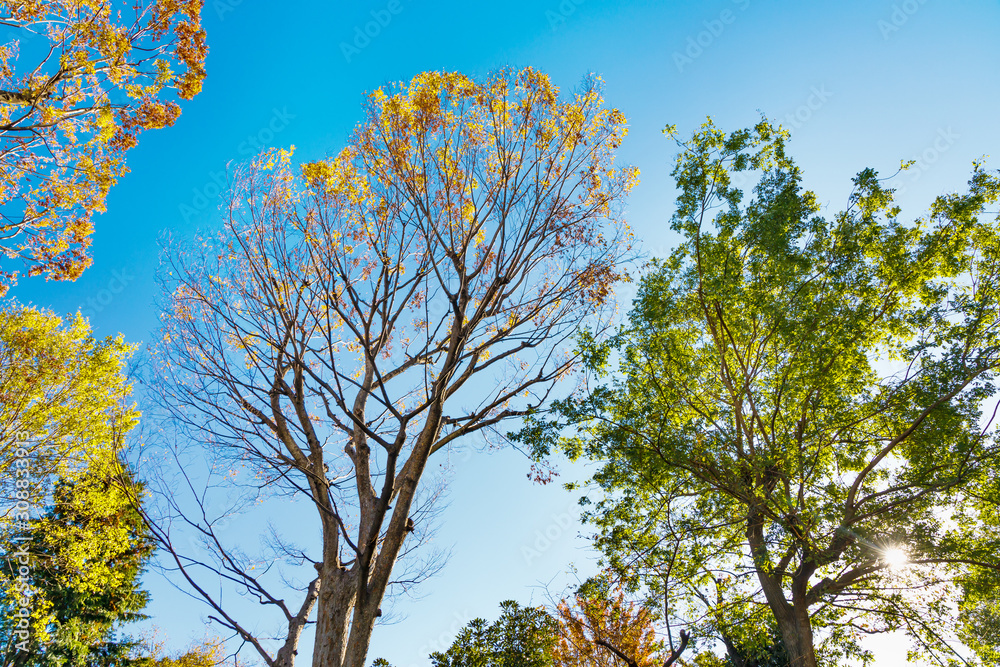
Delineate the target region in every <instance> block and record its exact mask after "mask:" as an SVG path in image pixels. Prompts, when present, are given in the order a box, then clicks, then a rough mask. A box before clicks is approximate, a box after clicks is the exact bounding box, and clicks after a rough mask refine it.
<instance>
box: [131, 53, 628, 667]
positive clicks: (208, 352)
mask: <svg viewBox="0 0 1000 667" xmlns="http://www.w3.org/2000/svg"><path fill="white" fill-rule="evenodd" d="M625 132H626V127H625V121H624V118H623V117H622V115H621V113H620V112H618V111H617V110H614V109H608V108H606V107H604V105H603V102H602V100H601V97H600V89H599V85H598V82H597V81H588V82H587V83H586V84H585V85H584V87H583V88H582V89H581V90H580V91H579V92H578V93H576V94H575V96H574V97H573V98H572V99H569V100H567V101H561V100H560V98H559V95H558V90H557V89H556V88H555V87H554V86H553V85H552V84H551V82H550V81H549V79H548V78H547V77H545V76H544V75H542V74H539V73H538V72H536V71H534V70H531V69H526V70H523V71H521V72H516V73H515V72H506V71H505V72H501V73H499V74H497V75H494V76H492V77H491V78H489V79H488V80H486V81H484V82H482V83H476V82H473V81H472V80H470V79H468V78H466V77H464V76H462V75H460V74H448V73H436V72H431V73H426V74H422V75H420V76H418V77H417V78H416V79H414V80H413V82H412V83H411V84H410V85H409V86H400V87H397V88H395V89H391V90H388V91H387V90H378V91H376V92H375V93H374V94H372V95H371V96H370V98H369V100H368V103H367V106H366V116H365V121H364V123H363V124H362V125H361V126H360V127H359V128H358V130H357V132H356V134H355V135H354V139H353V142H352V144H351V145H350V146H349V147H348V148H346V149H345V150H344V151H343V152H341V153H340V154H339V155H338V156H336V157H335V158H333V159H330V160H326V161H321V162H315V163H310V164H306V165H304V166H303V167H302V172H301V177H299V176H297V175H296V174H295V173H294V172H293V170H292V168H291V167H290V157H289V155H288V153H283V152H278V153H275V152H272V153H269V154H267V155H265V156H264V157H263V158H262V159H260V160H258V161H256V162H255V163H253V164H252V165H250V166H249V167H248V168H246V169H245V170H244V171H242V172H241V173H240V174H238V176H237V178H236V180H235V185H234V187H233V191H232V192H231V193H230V197H229V200H228V201H229V207H228V218H227V220H226V222H225V229H224V231H222V232H221V233H219V234H217V235H215V236H212V237H207V238H199V239H198V242H197V243H196V244H195V245H194V246H193V248H192V249H191V250H190V251H188V252H185V251H183V250H178V249H175V250H174V251H171V253H169V257H170V260H169V267H168V269H167V272H169V275H167V276H165V282H166V285H165V292H166V294H168V295H169V299H170V301H169V304H168V308H167V312H166V314H165V315H164V329H163V343H162V345H161V347H160V351H159V352H158V353H157V354H158V358H159V359H160V360H161V361H162V363H160V364H159V368H160V376H159V377H160V380H158V384H157V385H156V393H157V394H158V395H161V396H163V397H164V407H165V409H166V410H167V411H168V414H169V415H170V416H171V418H172V420H173V422H172V423H173V424H174V425H175V426H176V427H177V429H178V433H179V436H180V437H182V438H189V439H190V440H191V441H192V442H195V443H205V444H206V445H207V446H208V451H210V452H213V453H214V455H216V456H218V457H219V459H220V460H219V461H218V463H219V464H220V465H219V466H217V467H216V468H215V469H216V470H219V469H222V470H226V469H232V470H234V471H235V474H234V475H232V476H229V477H226V478H225V479H224V480H223V479H219V480H218V481H219V482H221V483H222V484H223V485H224V486H226V487H227V488H230V489H238V488H240V489H243V490H247V489H249V493H250V494H251V495H252V497H253V498H255V499H262V498H264V499H266V498H267V497H272V498H273V497H275V494H284V495H287V496H290V497H291V499H290V500H288V501H283V502H287V503H292V502H296V503H297V502H298V501H302V502H303V503H304V504H295V505H294V506H293V505H290V504H286V505H284V506H283V509H282V512H283V514H284V516H285V517H287V516H288V513H289V512H294V513H295V514H294V515H295V517H296V523H297V524H300V525H304V524H305V522H306V521H307V516H308V515H304V514H303V513H302V512H303V511H305V510H306V509H308V511H309V512H311V513H312V512H314V514H313V515H312V516H313V520H314V521H315V522H316V532H317V534H318V535H319V536H320V544H319V545H318V546H317V548H316V549H315V550H311V549H307V548H305V547H299V546H296V545H294V544H291V543H290V542H288V541H287V539H282V538H280V537H279V536H278V535H277V533H278V531H277V530H275V531H274V533H275V534H271V535H269V536H268V540H269V542H270V544H272V545H273V546H274V549H273V550H272V552H271V553H270V554H269V555H268V556H267V557H265V558H264V559H263V560H262V561H261V563H277V562H284V563H285V565H286V566H287V568H288V571H287V572H285V573H284V574H279V573H278V571H277V568H278V565H277V564H275V566H274V568H268V569H266V570H263V571H261V572H257V571H253V570H252V568H253V567H255V564H254V563H255V561H254V560H253V559H251V558H250V557H249V556H246V555H244V554H242V553H241V552H240V551H239V550H238V549H236V548H234V547H226V546H225V545H224V544H223V541H222V540H221V539H220V536H219V533H218V531H217V530H216V529H215V527H214V524H213V521H214V519H213V518H212V517H209V516H208V515H207V514H204V513H203V511H204V507H202V509H195V510H194V511H193V512H188V514H187V516H188V523H187V524H186V525H188V527H189V528H191V530H192V531H193V532H194V533H195V534H197V535H199V536H200V537H201V538H203V539H204V541H205V542H207V545H208V547H209V549H208V551H207V552H205V554H192V553H183V550H184V549H185V548H186V545H184V544H183V540H181V542H180V544H181V546H180V547H179V546H178V544H179V543H178V535H177V534H172V533H171V528H170V520H169V518H167V517H162V516H161V517H151V520H152V522H153V523H155V524H156V525H158V526H159V528H158V532H157V534H158V539H159V541H160V542H161V543H162V544H163V545H164V546H165V548H166V549H167V551H168V552H169V553H170V554H171V559H172V566H175V567H176V569H177V571H178V573H179V575H180V576H181V577H183V579H184V580H185V581H186V582H187V583H188V584H189V585H190V586H191V587H192V588H193V590H194V591H196V593H197V594H198V595H200V596H202V597H204V598H205V600H206V601H207V603H208V604H209V605H210V607H211V608H212V610H213V618H215V619H216V620H218V622H219V623H220V624H221V625H222V626H224V627H226V628H228V629H230V630H231V631H233V632H234V633H235V635H236V636H238V637H239V638H240V639H241V640H242V641H244V642H246V643H247V644H249V645H251V646H252V647H253V648H254V649H255V650H256V651H257V652H258V654H259V655H260V656H261V657H262V658H263V660H264V661H265V663H267V664H268V665H280V666H281V667H286V666H288V665H291V664H293V662H294V658H295V655H296V654H297V652H298V642H299V637H300V635H301V632H302V630H303V628H304V627H305V625H306V623H307V622H310V621H309V619H310V615H311V614H312V613H313V611H314V610H315V613H316V620H315V636H316V638H315V644H314V647H313V664H314V665H317V666H319V665H322V666H323V667H331V666H338V667H339V666H341V665H345V666H351V667H362V665H364V664H365V656H366V654H367V651H368V645H369V640H370V636H371V632H372V628H373V626H374V623H375V622H376V619H377V618H378V617H379V615H380V614H381V608H380V605H381V603H382V599H383V597H384V596H385V594H386V591H387V590H388V588H389V586H390V584H391V582H393V581H399V579H394V575H393V568H394V565H395V563H396V561H397V560H398V559H399V557H400V555H401V554H403V553H405V552H406V550H407V549H408V548H409V546H407V547H405V548H404V542H405V543H406V544H407V545H413V544H415V543H416V542H415V541H414V539H412V538H411V533H412V534H414V535H420V531H421V530H422V529H423V528H424V526H422V525H421V522H420V517H419V516H418V515H416V512H417V510H418V506H419V503H418V501H417V498H418V489H420V488H421V478H422V476H423V475H424V472H425V470H426V468H427V464H428V461H429V459H430V457H431V456H432V455H433V454H435V453H436V452H439V451H441V450H446V449H447V448H448V447H449V446H450V445H452V444H454V443H456V442H457V441H458V440H459V439H460V438H464V437H467V436H469V435H471V434H473V433H477V432H478V433H483V432H495V431H496V429H498V428H500V427H501V426H502V425H503V424H504V423H505V422H508V421H509V420H511V419H517V418H520V417H521V416H522V415H525V414H527V412H528V411H529V410H532V409H535V408H537V407H538V406H539V405H541V404H542V403H543V402H544V401H545V400H546V399H547V397H548V395H549V393H550V392H551V390H552V388H553V387H554V385H555V383H556V382H557V381H558V380H559V379H560V378H561V377H563V376H564V375H565V374H566V373H567V372H568V371H569V370H570V369H571V368H572V367H573V365H574V363H575V362H576V357H575V356H574V355H573V354H572V353H571V351H570V350H569V349H568V345H567V342H568V339H569V337H570V336H572V334H573V333H574V332H575V331H576V330H577V328H578V327H579V325H580V323H581V322H585V321H592V322H594V323H595V325H596V326H600V322H601V321H602V317H603V313H604V312H605V310H606V306H608V305H609V304H610V302H609V295H610V287H611V284H612V283H613V282H614V281H615V280H617V279H618V278H619V277H621V269H620V268H619V267H620V265H621V263H622V262H623V260H624V258H625V257H626V255H627V253H628V246H629V238H630V235H629V233H628V230H627V228H626V227H625V225H624V223H623V220H622V216H621V212H620V210H619V208H620V207H619V205H620V202H621V200H622V198H623V197H624V196H625V195H626V193H627V192H628V191H629V189H630V188H631V186H632V184H633V183H634V182H635V179H636V172H635V170H634V169H631V168H620V169H616V168H615V167H614V166H613V156H614V152H615V149H617V148H618V146H619V144H620V143H621V141H622V139H623V137H624V136H625ZM241 470H242V471H245V472H246V475H244V476H242V477H241V476H240V475H239V471H241ZM210 473H211V471H208V473H207V474H210ZM243 480H245V482H246V485H245V486H240V485H241V483H243ZM201 481H204V479H201V480H198V479H194V478H193V477H192V476H190V475H189V476H188V478H187V479H186V480H182V482H181V483H182V484H188V483H190V484H192V488H194V484H195V483H200V482H201ZM214 483H215V482H214V481H213V482H211V483H210V484H209V485H210V486H211V485H212V484H214ZM234 493H235V491H234ZM199 494H200V492H199ZM198 497H199V498H202V496H198ZM168 500H172V501H176V495H172V496H170V497H169V498H168ZM293 507H294V509H292V508H293ZM210 509H211V508H210ZM175 510H176V512H177V513H178V514H180V513H182V512H183V511H184V508H183V507H181V506H180V505H175V506H174V508H173V509H172V510H170V511H171V512H173V511H175ZM283 522H284V523H285V524H286V525H287V519H284V520H283ZM182 523H183V522H182V521H178V522H176V523H175V525H178V526H179V525H182ZM175 530H177V529H175ZM276 559H277V560H276ZM296 568H297V569H296ZM262 569H263V565H262ZM293 571H294V572H295V573H296V576H298V577H299V581H300V582H301V586H300V588H301V590H302V594H301V596H300V598H299V600H298V601H297V602H296V603H294V604H289V603H286V600H287V599H288V596H287V594H285V593H278V592H275V589H274V586H275V585H277V586H282V585H283V584H282V581H281V580H280V577H286V576H287V577H291V576H293V575H292V572H293ZM268 577H273V579H270V580H269V579H268ZM220 578H221V580H222V581H228V582H235V583H236V584H237V585H238V586H239V587H241V590H242V591H243V592H244V593H246V594H247V595H248V596H250V597H251V599H255V600H259V601H260V603H261V604H262V605H264V607H263V608H264V610H267V611H269V610H274V611H277V612H279V619H280V623H282V625H283V628H282V630H280V631H279V635H280V636H279V637H278V648H277V649H276V650H274V649H272V647H271V646H270V645H269V644H268V640H267V638H266V637H264V636H258V633H256V632H255V631H254V630H253V628H252V627H251V626H249V625H248V624H245V623H242V622H240V620H239V619H238V618H237V615H238V614H237V612H236V611H235V610H234V609H233V608H232V607H227V604H226V603H224V602H223V601H222V599H221V598H218V597H216V596H215V594H214V593H213V592H212V591H214V590H217V589H218V583H219V581H220ZM403 583H406V582H403Z"/></svg>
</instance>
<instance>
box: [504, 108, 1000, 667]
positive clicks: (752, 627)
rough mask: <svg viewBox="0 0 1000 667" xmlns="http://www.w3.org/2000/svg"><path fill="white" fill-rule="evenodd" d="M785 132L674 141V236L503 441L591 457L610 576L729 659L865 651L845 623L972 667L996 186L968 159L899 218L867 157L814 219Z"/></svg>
mask: <svg viewBox="0 0 1000 667" xmlns="http://www.w3.org/2000/svg"><path fill="white" fill-rule="evenodd" d="M668 132H669V133H670V134H671V136H673V137H675V138H676V136H677V135H676V130H675V129H674V128H668ZM786 139H787V133H786V132H785V131H783V130H781V129H780V128H777V127H774V126H772V125H771V124H770V123H769V122H767V121H766V120H762V121H761V122H760V123H759V124H758V125H756V126H754V127H752V128H747V129H745V130H740V131H737V132H732V133H726V132H723V131H722V130H720V129H719V128H717V127H716V126H715V125H714V124H713V123H712V122H711V121H709V122H707V123H706V124H705V125H704V126H703V127H702V128H701V129H700V130H699V131H698V132H696V133H695V134H694V135H693V137H692V138H691V139H690V140H688V141H680V140H678V142H679V144H680V146H681V152H680V155H679V156H678V158H677V163H676V167H675V169H674V171H673V175H674V177H675V179H676V182H677V186H678V190H679V195H678V199H677V208H676V212H675V214H674V216H673V218H672V226H673V229H674V230H675V231H677V232H678V233H679V234H681V237H682V240H681V243H680V244H679V246H678V247H677V249H676V250H674V251H673V252H672V253H671V254H670V255H669V256H668V257H666V258H661V259H658V260H656V261H654V262H653V263H652V265H651V266H650V267H649V272H648V274H647V275H646V276H645V277H644V278H643V279H642V281H641V286H640V289H639V293H638V296H637V298H636V300H635V301H634V303H633V310H632V312H631V313H630V316H629V321H628V323H627V325H625V326H624V327H623V328H622V329H621V330H620V331H619V332H618V333H617V334H616V335H615V336H613V337H612V338H611V339H610V340H608V341H597V340H596V339H594V338H593V337H588V336H584V337H583V339H582V340H581V347H583V348H584V350H585V354H586V356H587V359H588V368H589V370H590V371H591V373H592V375H591V379H592V380H593V385H591V386H590V387H589V389H588V390H587V391H581V392H580V393H579V394H578V395H577V396H575V397H572V398H570V399H568V400H566V401H562V402H559V403H557V404H555V409H554V410H553V411H552V412H551V413H549V414H546V415H537V416H536V417H535V418H533V419H532V421H531V423H530V424H529V425H528V427H527V428H526V429H525V430H524V431H522V433H521V434H519V436H518V437H519V439H521V440H523V441H524V442H526V443H528V444H530V445H531V446H532V447H534V450H535V453H536V455H537V456H540V457H544V456H546V455H548V453H550V452H553V451H556V450H557V449H560V450H562V451H565V452H566V453H568V454H569V455H570V456H571V457H574V458H575V457H580V456H586V457H588V458H592V459H594V460H597V461H600V462H601V467H600V469H599V471H598V472H597V473H596V475H595V476H594V478H593V481H594V484H595V486H596V488H598V489H601V490H602V491H603V492H604V493H603V494H602V495H603V498H601V499H600V500H598V501H597V502H595V503H594V504H593V505H591V506H589V508H588V510H587V512H586V514H585V517H586V519H587V520H588V521H591V522H593V523H594V525H596V526H597V527H598V535H597V545H598V547H599V548H600V549H601V550H602V552H603V553H604V554H605V556H606V558H607V564H608V566H609V567H611V568H612V569H613V570H614V571H615V573H616V574H618V575H619V576H621V577H625V578H628V579H630V580H631V581H635V582H642V583H644V584H645V585H647V586H648V587H649V590H650V591H651V592H653V593H654V594H655V595H657V596H661V597H664V598H666V600H667V601H668V603H669V605H668V606H669V608H670V613H671V614H674V615H675V616H676V617H677V618H678V619H680V620H681V621H682V622H683V623H685V624H687V625H688V627H691V628H692V629H694V630H697V631H698V632H700V633H703V634H705V635H714V636H716V637H718V638H719V639H720V640H721V641H723V642H724V643H725V644H726V645H727V650H728V654H729V658H730V659H731V661H732V662H733V663H734V664H741V662H742V661H743V658H744V657H746V656H748V655H751V654H752V655H755V656H758V657H759V658H760V659H761V660H767V661H771V662H773V661H774V660H784V655H782V652H784V653H786V654H787V662H788V664H790V665H793V666H794V667H815V665H817V664H836V663H838V662H842V661H849V662H850V663H851V664H858V663H860V662H870V660H871V659H872V656H871V654H870V653H869V652H868V651H866V650H865V647H864V645H863V644H862V639H863V637H865V636H867V635H869V634H873V633H881V632H891V631H897V630H898V631H903V632H905V633H906V634H907V635H908V636H909V637H910V639H911V640H912V642H913V647H914V648H913V651H912V652H911V654H912V655H917V654H919V655H921V656H922V657H927V658H929V659H932V660H936V661H937V662H938V664H946V663H947V662H948V661H949V660H966V661H967V664H968V663H969V661H971V657H970V656H968V655H967V654H966V652H965V651H963V649H962V646H961V644H960V643H959V642H958V641H956V640H958V639H962V638H964V639H966V640H967V641H968V640H972V641H969V643H968V644H967V646H970V647H971V648H973V649H974V650H975V651H977V652H978V653H979V655H980V657H982V658H983V660H984V661H985V662H987V663H988V662H989V656H991V655H996V647H995V645H994V646H992V647H991V646H990V644H991V642H993V641H995V638H996V636H997V633H996V628H997V627H1000V626H998V623H997V614H996V606H995V603H994V602H993V600H992V599H991V598H995V590H996V589H995V585H996V581H997V579H998V575H1000V562H998V560H997V553H998V551H997V547H998V545H1000V524H998V522H997V521H998V513H997V511H996V506H997V505H996V499H997V497H998V496H997V493H996V488H997V487H996V472H995V471H996V470H997V466H998V465H1000V443H998V441H997V432H996V428H995V425H994V424H993V418H994V416H995V414H996V406H994V405H990V403H991V400H990V399H991V397H993V399H994V400H995V393H996V379H997V372H998V370H1000V291H998V286H1000V226H998V221H997V219H996V215H995V213H992V212H991V211H990V209H992V208H994V206H995V205H996V203H997V202H998V201H1000V177H998V175H997V174H995V173H992V172H990V171H987V170H986V169H985V168H984V167H983V165H982V164H981V163H976V164H975V165H974V168H973V173H972V176H971V178H970V180H969V186H968V190H967V191H965V192H960V193H955V194H948V195H943V196H940V197H937V198H936V199H935V200H934V202H933V204H932V206H931V209H930V212H929V214H928V215H927V216H926V217H924V218H921V219H918V220H916V221H915V222H913V223H909V224H906V223H904V222H902V221H901V220H900V219H899V218H900V214H901V211H900V209H899V208H898V207H897V206H895V204H894V203H893V191H892V190H891V189H889V188H888V187H887V186H886V185H885V184H884V183H883V181H882V180H880V179H879V178H878V176H877V174H876V173H875V172H874V170H871V169H866V170H863V171H862V172H860V173H859V174H858V175H857V176H856V177H855V179H854V181H853V183H854V189H853V192H852V193H851V195H850V198H849V202H848V206H847V207H846V208H845V209H844V210H842V211H840V212H837V213H834V214H832V215H831V216H829V217H827V216H825V215H822V214H821V207H820V205H819V203H818V201H817V197H816V195H815V194H814V193H812V192H810V191H808V190H806V189H805V188H804V187H803V185H802V179H803V177H802V174H801V172H800V170H799V169H798V167H797V166H796V165H795V163H794V162H793V160H792V159H791V157H790V156H789V155H788V153H787V147H786ZM905 166H906V165H904V167H905ZM739 172H748V174H747V175H750V176H751V177H752V179H751V180H752V181H753V182H755V183H756V185H755V187H754V188H753V195H752V197H751V198H749V200H745V199H744V193H743V191H742V190H740V189H739V188H738V187H736V186H735V185H734V175H735V174H737V173H739ZM613 359H617V364H616V366H617V371H616V373H615V374H614V375H612V374H611V370H612V360H613ZM567 425H572V426H573V427H574V430H573V432H572V434H571V435H566V437H563V433H564V432H563V428H564V427H565V426H567ZM991 590H992V594H991V593H990V592H989V591H991ZM956 609H957V610H958V611H959V612H960V613H958V614H956V613H955V611H956ZM775 628H776V629H777V634H778V635H779V636H780V640H781V641H780V642H778V643H776V642H774V641H773V640H772V637H773V636H774V633H773V631H772V629H775ZM734 649H735V650H734ZM754 659H755V660H756V659H757V658H754Z"/></svg>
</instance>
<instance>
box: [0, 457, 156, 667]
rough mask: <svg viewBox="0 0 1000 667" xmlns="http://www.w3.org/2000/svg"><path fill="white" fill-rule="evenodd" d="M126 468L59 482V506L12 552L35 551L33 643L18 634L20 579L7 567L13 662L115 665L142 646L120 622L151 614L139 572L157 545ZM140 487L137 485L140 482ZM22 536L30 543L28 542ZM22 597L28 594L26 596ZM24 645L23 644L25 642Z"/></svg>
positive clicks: (6, 627)
mask: <svg viewBox="0 0 1000 667" xmlns="http://www.w3.org/2000/svg"><path fill="white" fill-rule="evenodd" d="M123 483H129V484H131V482H130V481H129V480H127V479H125V480H124V481H123V479H122V478H121V472H120V470H115V469H114V468H113V467H112V466H108V467H107V468H104V469H101V468H98V467H96V466H95V468H92V469H89V470H87V471H84V472H83V473H81V474H79V475H76V476H75V477H73V478H70V479H62V480H60V481H59V482H58V483H57V485H56V488H55V491H54V493H53V498H52V504H51V506H50V507H49V509H48V511H47V512H46V513H45V515H44V516H43V517H41V518H40V519H39V520H37V521H33V522H31V524H30V526H31V527H30V529H29V531H27V532H26V533H23V534H21V535H20V536H18V537H16V538H14V539H12V540H8V541H7V545H5V546H7V551H8V553H12V552H13V551H14V550H21V551H24V552H27V553H28V554H30V568H31V572H30V575H29V577H28V578H27V582H26V583H27V586H28V590H29V591H30V596H31V604H30V608H31V609H32V610H33V612H34V618H33V619H32V621H33V623H32V625H31V628H30V630H29V632H30V636H29V637H28V638H27V642H26V643H25V644H22V642H23V641H24V637H23V636H21V637H18V636H17V633H16V628H17V625H16V619H15V617H14V612H15V610H16V609H17V608H18V607H19V605H18V604H17V598H18V596H17V595H16V594H15V591H16V590H17V588H18V584H19V580H18V579H17V578H15V577H14V576H12V575H13V572H11V571H9V570H5V571H4V572H3V579H4V582H5V584H6V587H5V590H6V591H8V593H7V594H6V595H5V596H4V597H3V598H2V600H0V604H2V605H3V607H4V611H5V614H4V620H3V624H2V625H0V636H2V637H3V642H4V644H3V645H4V646H5V647H6V649H7V660H8V664H18V665H39V666H42V665H46V666H48V665H66V666H67V667H68V666H74V667H75V666H81V667H83V666H87V667H90V666H94V667H97V666H98V665H100V666H108V665H125V664H132V658H133V656H134V655H135V653H136V651H137V649H138V644H137V643H136V642H134V641H132V640H129V639H122V638H119V637H118V636H117V634H116V630H117V628H118V626H120V625H121V624H123V623H128V622H131V621H136V620H140V619H142V618H145V616H143V615H142V614H141V613H140V612H141V611H142V609H143V608H144V607H145V606H146V603H147V601H148V594H147V593H146V592H145V591H143V590H141V588H140V583H141V582H140V577H141V574H142V570H143V567H144V566H145V563H146V561H147V560H148V559H149V557H150V555H151V554H152V551H153V544H152V542H151V540H150V537H149V535H148V532H147V530H146V527H145V525H144V523H143V522H142V519H141V517H140V516H139V513H138V511H137V510H136V509H135V507H134V505H133V504H132V501H131V500H130V497H129V496H130V495H132V496H135V495H136V494H138V495H139V496H141V490H140V489H138V488H133V489H132V490H131V491H128V492H126V490H125V489H124V488H123V486H122V484H123ZM133 486H135V485H133ZM22 539H23V541H21V540H22ZM22 595H23V593H22ZM19 644H21V646H18V645H19Z"/></svg>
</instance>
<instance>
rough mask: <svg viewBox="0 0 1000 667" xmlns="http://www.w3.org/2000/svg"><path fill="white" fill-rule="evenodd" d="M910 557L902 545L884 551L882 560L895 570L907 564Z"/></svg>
mask: <svg viewBox="0 0 1000 667" xmlns="http://www.w3.org/2000/svg"><path fill="white" fill-rule="evenodd" d="M909 560H910V558H909V556H908V555H907V554H906V551H905V550H904V549H902V548H900V547H889V548H888V549H886V550H885V551H883V552H882V562H884V563H885V564H886V565H888V566H889V567H890V569H893V570H899V569H902V568H903V567H905V566H906V564H907V563H908V562H909Z"/></svg>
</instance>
